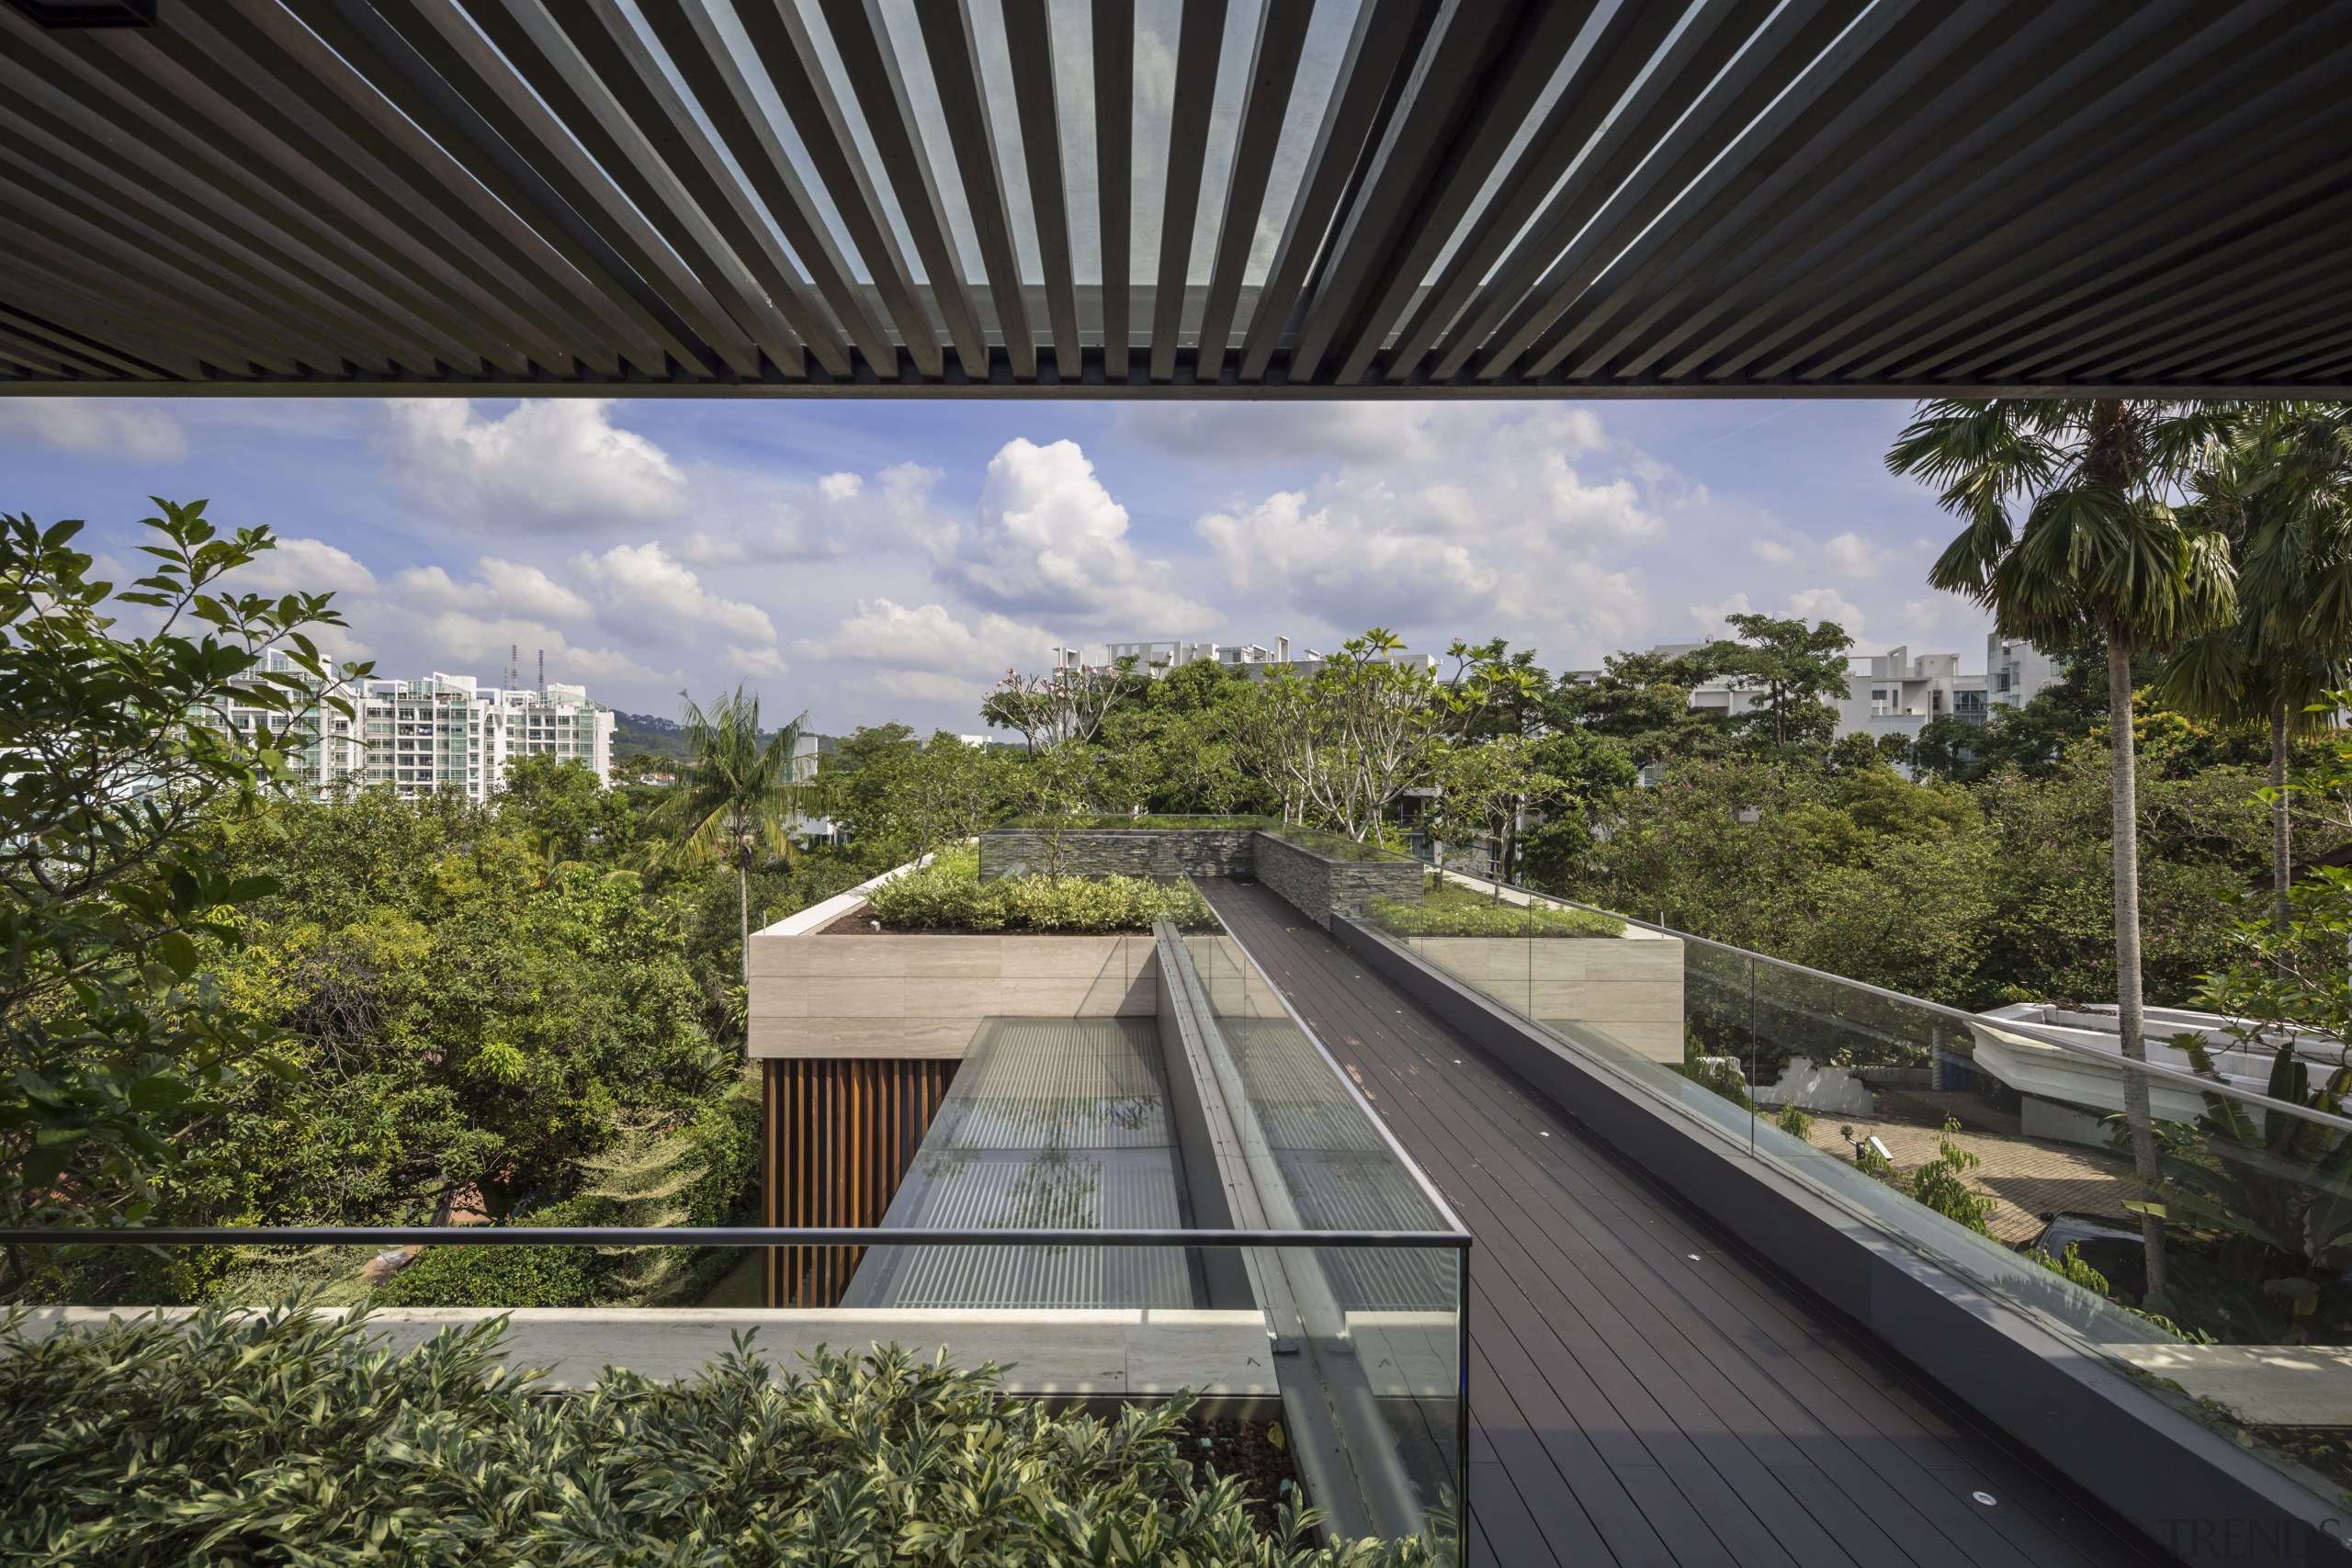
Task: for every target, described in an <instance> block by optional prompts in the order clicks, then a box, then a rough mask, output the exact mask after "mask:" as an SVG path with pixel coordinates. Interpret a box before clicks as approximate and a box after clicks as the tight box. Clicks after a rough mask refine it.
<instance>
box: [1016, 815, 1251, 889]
mask: <svg viewBox="0 0 2352 1568" xmlns="http://www.w3.org/2000/svg"><path fill="white" fill-rule="evenodd" d="M1050 837H1051V835H1049V834H1046V833H1040V832H1037V831H1035V829H1027V828H1000V829H995V830H993V831H991V832H987V833H983V834H981V835H980V880H981V881H982V882H993V881H995V880H996V879H997V878H998V877H1000V876H1022V875H1029V874H1041V873H1043V872H1044V871H1045V869H1046V865H1047V863H1048V861H1049V857H1050V854H1051V851H1052V846H1051V844H1050V843H1049V842H1048V840H1049V839H1050ZM1255 837H1257V834H1256V833H1255V832H1253V831H1252V830H1251V829H1248V828H1172V829H1159V830H1146V831H1135V830H1130V829H1119V830H1114V831H1105V832H1090V831H1086V830H1083V829H1080V830H1079V831H1076V832H1069V833H1064V834H1063V835H1062V836H1061V839H1062V841H1061V874H1063V875H1064V876H1160V877H1170V876H1248V875H1249V874H1250V865H1251V859H1250V840H1251V839H1253V838H1255Z"/></svg>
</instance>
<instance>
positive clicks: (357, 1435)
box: [0, 1309, 1430, 1568]
mask: <svg viewBox="0 0 2352 1568" xmlns="http://www.w3.org/2000/svg"><path fill="white" fill-rule="evenodd" d="M503 1326H504V1325H503V1323H493V1324H487V1325H481V1326H479V1327H476V1328H473V1329H469V1330H466V1331H462V1332H461V1331H458V1330H454V1329H453V1330H450V1331H448V1332H446V1333H444V1334H443V1335H442V1336H441V1337H439V1338H437V1339H435V1340H434V1341H432V1342H431V1343H429V1344H426V1345H424V1346H423V1347H421V1348H417V1349H415V1350H412V1351H408V1352H405V1353H401V1354H393V1353H390V1352H387V1351H383V1350H378V1349H372V1348H369V1346H368V1342H367V1336H366V1332H365V1328H364V1323H363V1321H361V1320H349V1321H344V1322H340V1323H338V1322H336V1321H334V1320H331V1319H328V1318H325V1317H322V1316H321V1315H319V1314H314V1313H312V1312H310V1311H308V1310H302V1309H295V1310H290V1311H281V1312H276V1313H271V1314H254V1315H252V1316H248V1317H242V1318H241V1317H236V1316H232V1315H230V1314H223V1313H220V1312H218V1311H212V1312H207V1313H205V1314H202V1315H201V1316H199V1317H198V1319H196V1320H195V1321H194V1322H193V1323H192V1324H190V1325H187V1327H186V1329H185V1330H184V1331H182V1330H175V1329H173V1328H171V1327H166V1326H163V1325H157V1324H155V1323H154V1322H153V1321H152V1320H150V1321H146V1322H141V1323H130V1324H124V1323H116V1324H112V1325H108V1326H107V1327H106V1328H103V1329H99V1330H96V1331H93V1332H89V1333H78V1332H68V1333H62V1334H59V1335H57V1336H55V1337H51V1338H48V1339H34V1338H31V1337H27V1336H26V1335H24V1333H23V1332H22V1330H21V1328H20V1326H19V1325H17V1323H16V1322H14V1321H11V1322H9V1323H7V1324H6V1325H0V1456H5V1457H0V1476H5V1478H6V1500H5V1501H0V1559H6V1560H7V1561H11V1562H29V1561H39V1562H48V1563H56V1564H64V1565H72V1564H99V1563H103V1564H106V1565H107V1568H143V1565H147V1564H158V1565H160V1564H164V1563H172V1564H180V1563H188V1562H301V1563H311V1564H340V1563H346V1562H352V1563H356V1562H368V1563H376V1564H413V1565H418V1568H423V1565H426V1564H441V1563H449V1564H458V1563H463V1564H466V1565H468V1568H504V1565H510V1564H513V1565H519V1564H557V1563H566V1564H569V1563H588V1562H596V1563H613V1564H620V1563H630V1564H638V1563H643V1564H652V1563H661V1564H664V1565H669V1568H689V1565H694V1568H703V1565H707V1568H720V1565H722V1564H725V1565H729V1568H737V1565H741V1568H751V1565H753V1564H776V1565H779V1568H781V1565H785V1564H802V1563H809V1564H814V1563H880V1562H906V1563H942V1564H944V1563H951V1562H952V1563H963V1564H975V1565H990V1564H1012V1563H1049V1562H1069V1563H1099V1564H1106V1565H1107V1564H1137V1565H1140V1564H1144V1563H1173V1562H1185V1563H1191V1564H1194V1565H1197V1568H1226V1565H1234V1568H1241V1565H1249V1568H1276V1565H1280V1568H1343V1565H1344V1568H1372V1565H1374V1564H1383V1563H1394V1564H1400V1565H1401V1564H1419V1563H1424V1562H1429V1561H1430V1553H1429V1551H1427V1549H1426V1547H1425V1546H1424V1544H1423V1543H1421V1542H1419V1541H1409V1542H1403V1543H1397V1544H1394V1545H1388V1546H1381V1545H1375V1544H1374V1543H1370V1542H1361V1543H1356V1544H1352V1545H1344V1546H1336V1547H1329V1548H1325V1549H1322V1550H1319V1551H1316V1550H1309V1549H1308V1546H1307V1542H1308V1540H1309V1539H1310V1538H1309V1537H1308V1535H1307V1531H1308V1529H1310V1528H1311V1520H1310V1518H1309V1517H1307V1516H1306V1515H1304V1514H1299V1515H1293V1516H1289V1517H1286V1518H1285V1520H1284V1527H1283V1532H1282V1535H1281V1537H1280V1538H1276V1537H1274V1536H1271V1535H1269V1534H1267V1533H1265V1532H1264V1531H1261V1529H1259V1528H1258V1527H1257V1526H1256V1525H1255V1524H1253V1523H1252V1521H1251V1519H1250V1514H1249V1512H1248V1509H1247V1507H1246V1506H1245V1502H1244V1496H1243V1493H1242V1489H1241V1485H1240V1483H1239V1482H1238V1481H1237V1480H1234V1479H1230V1478H1219V1479H1217V1480H1216V1481H1214V1482H1212V1483H1209V1484H1207V1485H1205V1486H1200V1485H1196V1484H1195V1483H1194V1479H1193V1463H1192V1461H1191V1460H1190V1458H1189V1457H1188V1456H1187V1455H1186V1453H1185V1452H1184V1450H1182V1447H1181V1446H1180V1442H1179V1436H1180V1431H1181V1428H1180V1426H1179V1423H1180V1422H1181V1420H1182V1417H1183V1416H1184V1414H1185V1412H1186V1410H1187V1408H1188V1406H1189V1404H1190V1400H1189V1399H1188V1398H1185V1397H1182V1396H1180V1397H1179V1398H1178V1399H1176V1400H1174V1401H1171V1402H1170V1404H1166V1405H1164V1406H1160V1407H1159V1408H1156V1409H1144V1408H1140V1407H1138V1408H1132V1409H1129V1410H1128V1411H1126V1412H1125V1413H1124V1414H1123V1415H1122V1416H1120V1417H1119V1419H1118V1420H1117V1421H1115V1422H1111V1423H1105V1422H1103V1421H1099V1420H1096V1419H1094V1418H1092V1417H1090V1416H1056V1415H1050V1414H1048V1413H1046V1411H1045V1410H1044V1409H1043V1408H1042V1407H1041V1406H1039V1405H1037V1404H1032V1403H1029V1402H1026V1401H1023V1400H1019V1399H1013V1398H1009V1397H1007V1396H1006V1395H1004V1394H1003V1393H1001V1392H1000V1391H999V1389H998V1387H997V1375H996V1371H995V1370H994V1369H993V1368H983V1369H981V1370H980V1371H968V1372H967V1371H956V1370H955V1369H953V1368H951V1367H948V1366H945V1365H944V1364H942V1363H939V1362H936V1361H926V1360H922V1359H917V1358H916V1357H915V1356H913V1355H911V1354H910V1353H909V1352H908V1351H906V1350H904V1349H901V1348H897V1347H888V1348H878V1349H876V1350H875V1351H873V1352H872V1353H870V1354H867V1355H864V1356H855V1355H846V1356H837V1355H821V1356H820V1357H818V1358H815V1359H812V1361H811V1362H810V1364H809V1368H808V1370H807V1371H806V1372H805V1373H798V1372H795V1373H787V1372H784V1371H779V1370H777V1369H776V1368H775V1367H774V1366H772V1365H770V1364H768V1363H765V1362H762V1361H758V1360H755V1359H750V1358H747V1357H746V1356H745V1355H744V1354H742V1353H741V1348H739V1350H738V1352H737V1353H735V1354H731V1355H729V1356H728V1357H726V1358H725V1359H722V1360H721V1361H719V1362H718V1363H717V1364H715V1365H713V1366H711V1367H710V1368H708V1369H707V1370H706V1371H704V1372H702V1373H701V1374H700V1375H699V1376H697V1377H695V1378H693V1379H690V1380H688V1381H685V1382H678V1383H660V1382H651V1381H649V1380H647V1379H645V1378H641V1377H638V1376H636V1375H634V1374H630V1373H626V1372H615V1373H613V1374H611V1375H610V1376H608V1377H607V1378H606V1380H605V1382H604V1383H603V1384H602V1386H600V1387H599V1388H598V1389H596V1390H595V1391H594V1392H593V1393H572V1394H562V1395H555V1396H549V1395H547V1394H546V1393H544V1392H543V1391H540V1390H538V1389H537V1388H536V1387H535V1385H534V1383H533V1382H532V1381H531V1380H530V1379H529V1378H528V1377H527V1376H522V1377H517V1376H511V1375H508V1374H507V1373H505V1372H504V1371H503V1370H501V1369H500V1367H499V1364H498V1360H497V1357H496V1353H495V1345H496V1341H497V1339H498V1337H499V1335H500V1334H501V1333H502V1332H503Z"/></svg>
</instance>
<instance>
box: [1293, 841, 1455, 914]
mask: <svg viewBox="0 0 2352 1568" xmlns="http://www.w3.org/2000/svg"><path fill="white" fill-rule="evenodd" d="M1253 836H1254V837H1255V838H1256V840H1257V844H1256V846H1255V847H1256V851H1257V875H1258V880H1259V881H1260V882H1262V883H1264V884H1265V885H1266V886H1269V887H1271V888H1272V889H1273V890H1274V891H1275V892H1277V893H1279V894H1281V895H1282V896H1283V898H1284V899H1285V900H1286V901H1287V902H1288V903H1289V904H1290V906H1291V908H1295V909H1296V910H1297V911H1298V912H1299V913H1300V914H1302V915H1305V916H1306V918H1307V919H1310V920H1313V921H1314V922H1315V923H1316V924H1317V925H1318V926H1328V925H1329V924H1330V923H1331V916H1332V914H1333V913H1334V912H1335V911H1336V912H1338V913H1340V914H1348V915H1352V914H1356V913H1358V912H1360V911H1361V910H1362V909H1363V906H1364V901H1365V900H1366V899H1370V898H1400V899H1402V900H1404V901H1405V902H1406V903H1408V904H1418V903H1419V902H1420V901H1421V863H1420V862H1419V861H1417V860H1409V859H1405V858H1402V857H1399V858H1397V859H1396V860H1340V859H1338V858H1336V857H1333V856H1329V855H1323V854H1317V852H1315V851H1313V850H1311V849H1307V848H1306V847H1305V846H1304V845H1300V844H1295V843H1292V842H1291V841H1290V840H1287V839H1282V838H1277V837H1276V836H1274V835H1273V834H1272V833H1259V834H1255V835H1253Z"/></svg>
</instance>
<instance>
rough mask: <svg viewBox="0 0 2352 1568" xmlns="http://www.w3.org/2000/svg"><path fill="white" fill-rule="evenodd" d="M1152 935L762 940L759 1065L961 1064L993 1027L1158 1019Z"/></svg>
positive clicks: (755, 978)
mask: <svg viewBox="0 0 2352 1568" xmlns="http://www.w3.org/2000/svg"><path fill="white" fill-rule="evenodd" d="M1158 973H1159V971H1158V960H1157V959H1156V958H1155V957H1154V955H1153V951H1152V939H1151V938H1150V937H1149V936H1148V935H1129V936H1035V935H1028V934H1017V933H1005V934H1001V935H989V936H936V935H928V934H910V935H903V936H902V935H884V934H876V933H869V934H864V935H843V936H822V935H808V936H778V935H771V934H769V933H767V932H764V931H754V932H753V933H752V953H751V1019H750V1034H751V1054H752V1055H754V1056H890V1057H907V1056H961V1055H964V1054H965V1052H966V1051H967V1050H968V1049H969V1048H970V1046H971V1043H972V1037H973V1036H974V1035H975V1034H977V1033H978V1032H979V1028H980V1021H981V1020H982V1019H987V1018H1108V1017H1150V1016H1152V1015H1153V1014H1154V1013H1155V1012H1156V1011H1157V1010H1158V1007H1159V1000H1158V997H1157V994H1156V991H1155V988H1154V987H1155V986H1156V984H1157V978H1158Z"/></svg>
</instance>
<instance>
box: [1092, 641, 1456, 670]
mask: <svg viewBox="0 0 2352 1568" xmlns="http://www.w3.org/2000/svg"><path fill="white" fill-rule="evenodd" d="M1103 650H1104V658H1103V661H1102V662H1101V663H1100V664H1090V663H1089V662H1087V661H1086V660H1085V657H1084V654H1085V650H1084V649H1076V648H1057V649H1054V650H1053V651H1054V661H1055V663H1056V664H1057V665H1058V666H1060V667H1061V668H1064V669H1069V670H1084V669H1107V668H1111V667H1114V666H1116V665H1117V664H1118V663H1119V662H1120V661H1121V660H1133V661H1134V662H1133V663H1132V664H1131V665H1130V668H1131V669H1133V670H1134V671H1135V672H1136V674H1138V675H1148V676H1149V677H1150V678H1151V679H1153V680H1155V681H1157V680H1160V679H1162V678H1163V677H1165V676H1166V675H1167V674H1168V672H1169V671H1171V670H1178V669H1182V667H1183V666H1185V665H1187V664H1198V663H1201V662H1204V661H1206V662H1210V663H1215V664H1222V665H1224V666H1225V667H1226V668H1227V669H1228V670H1238V671H1241V672H1242V673H1243V674H1245V675H1247V676H1249V677H1250V679H1251V680H1253V681H1261V680H1263V679H1265V677H1266V675H1267V672H1268V671H1273V670H1284V669H1286V670H1290V671H1294V672H1295V673H1297V674H1299V675H1312V674H1314V673H1315V671H1317V670H1319V669H1321V668H1322V667H1323V662H1324V655H1323V654H1322V653H1321V652H1319V651H1317V649H1311V648H1307V647H1305V646H1303V645H1302V646H1301V647H1300V648H1299V649H1297V650H1296V651H1295V652H1294V651H1293V650H1292V648H1291V644H1290V638H1288V637H1276V638H1274V646H1273V647H1272V648H1271V649H1268V648H1263V647H1261V646H1260V645H1259V644H1257V643H1254V642H1181V641H1160V642H1114V643H1106V644H1104V645H1103ZM1389 662H1391V663H1393V664H1402V665H1407V666H1413V665H1418V666H1419V667H1420V668H1422V669H1425V670H1435V669H1436V668H1437V656H1436V655H1435V654H1433V653H1395V654H1391V655H1390V656H1389Z"/></svg>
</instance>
